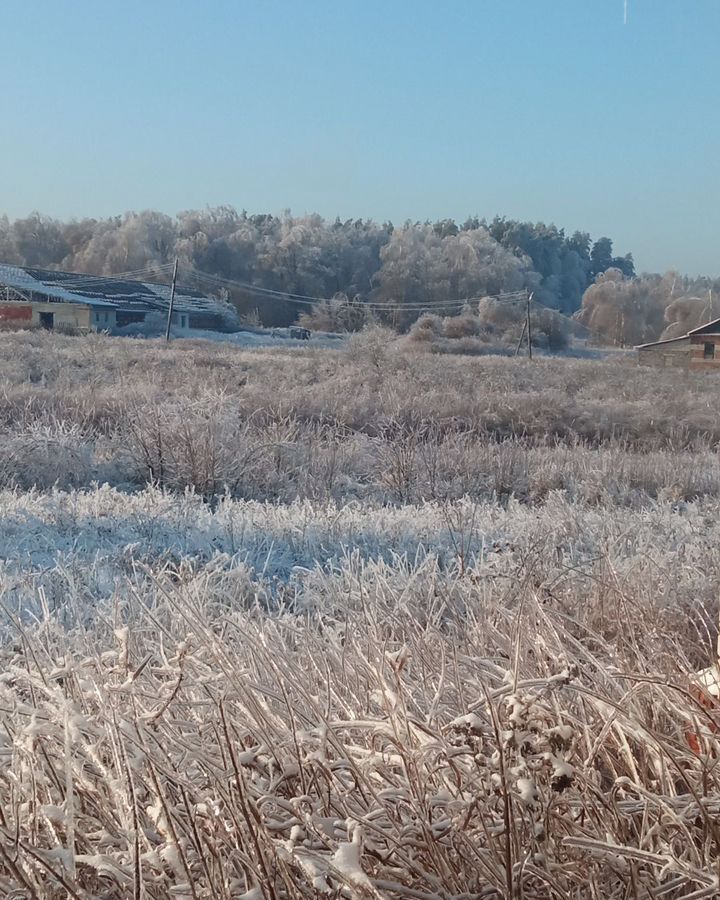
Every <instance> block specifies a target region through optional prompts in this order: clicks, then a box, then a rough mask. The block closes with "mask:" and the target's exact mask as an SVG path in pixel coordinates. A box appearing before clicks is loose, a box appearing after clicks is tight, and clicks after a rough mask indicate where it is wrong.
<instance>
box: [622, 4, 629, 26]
mask: <svg viewBox="0 0 720 900" xmlns="http://www.w3.org/2000/svg"><path fill="white" fill-rule="evenodd" d="M627 8H628V0H625V5H624V7H623V25H627Z"/></svg>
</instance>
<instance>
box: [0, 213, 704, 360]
mask: <svg viewBox="0 0 720 900" xmlns="http://www.w3.org/2000/svg"><path fill="white" fill-rule="evenodd" d="M174 257H178V258H179V260H180V262H181V264H182V265H183V266H184V267H187V269H188V270H189V269H190V268H192V269H193V270H195V271H197V272H201V273H205V274H206V275H208V276H213V277H216V278H221V279H228V280H230V281H232V282H236V283H238V282H239V283H242V284H243V285H245V286H246V287H245V288H244V289H243V288H240V287H237V286H236V287H233V286H227V290H228V294H229V299H231V300H232V301H233V302H234V303H235V304H236V306H237V307H238V309H239V310H240V312H241V313H245V314H252V313H254V311H255V310H257V313H258V317H259V319H260V320H261V321H262V322H264V323H265V324H268V325H279V324H288V323H290V322H292V321H295V320H296V319H297V317H298V315H300V314H301V313H305V314H306V315H307V312H308V302H307V301H308V298H324V299H325V300H327V301H333V306H332V308H331V309H329V308H325V309H324V310H323V309H322V308H321V309H320V312H321V313H322V315H321V316H320V320H322V321H326V320H328V316H329V317H330V320H331V321H332V319H333V317H335V319H336V320H337V322H338V324H339V326H341V327H344V328H348V329H352V328H355V327H361V326H362V325H363V324H364V323H365V321H367V318H368V314H369V312H370V310H372V311H373V312H374V313H379V317H380V318H381V319H383V318H384V319H385V321H388V323H389V324H392V325H394V326H395V327H397V328H399V329H400V330H405V329H407V328H409V327H410V326H411V325H412V324H413V322H415V321H416V320H417V319H418V318H419V317H420V316H421V314H422V313H427V312H437V313H439V314H442V315H445V316H450V315H455V314H458V313H460V312H462V310H463V305H464V302H465V301H466V300H475V299H479V298H481V297H485V296H488V295H490V296H492V295H497V294H499V293H502V292H508V291H518V290H523V289H527V290H531V291H533V292H534V297H535V300H536V302H537V303H538V304H539V305H540V306H542V307H547V308H549V309H551V310H557V311H559V312H560V313H562V314H563V315H565V316H573V315H575V316H577V318H579V319H580V321H581V322H582V323H583V324H585V325H586V326H588V327H589V328H590V329H591V330H592V331H593V332H595V333H596V334H597V335H599V336H600V337H602V338H604V339H605V340H607V341H608V342H610V343H618V344H627V343H634V342H639V341H643V340H652V339H655V338H658V337H660V336H661V335H665V336H667V334H668V333H670V334H674V333H675V332H677V331H678V330H682V329H683V328H685V327H686V326H688V327H690V326H692V325H693V324H695V323H696V322H700V321H703V320H705V319H706V318H708V317H710V315H712V314H713V313H716V314H717V313H718V311H717V310H716V309H715V302H716V300H717V298H716V297H713V293H714V292H717V289H718V286H719V285H720V282H719V281H717V280H716V281H713V280H711V279H695V280H690V279H687V278H683V277H682V276H681V275H679V274H678V273H669V274H664V275H642V276H639V277H638V276H637V275H636V272H635V266H634V262H633V257H632V253H626V254H624V255H616V254H615V251H614V247H613V241H612V240H611V238H609V237H606V236H602V237H599V238H597V239H595V240H593V239H592V238H591V236H590V234H589V233H588V232H584V231H575V232H573V233H572V234H566V232H565V231H564V229H562V228H558V227H557V226H555V225H552V224H550V225H546V224H545V223H542V222H534V223H533V222H521V221H517V220H513V219H507V218H501V217H495V218H494V219H492V220H486V219H480V218H478V217H472V218H469V219H467V220H466V221H465V222H463V223H460V224H458V223H457V222H455V221H453V220H452V219H442V220H438V221H435V222H430V221H426V222H410V221H408V222H405V223H404V224H402V225H400V226H394V225H393V224H392V223H391V222H385V223H382V224H381V223H377V222H374V221H372V220H364V219H347V220H345V221H341V220H340V219H335V220H326V219H324V218H322V217H321V216H320V215H317V214H312V215H304V216H293V215H291V214H290V212H286V213H284V214H282V215H280V216H276V215H269V214H258V215H250V214H248V213H247V212H245V211H241V212H238V211H237V210H235V209H234V208H233V207H231V206H221V207H216V208H206V209H203V210H190V211H186V212H181V213H179V214H178V215H176V216H174V217H171V216H167V215H164V214H162V213H159V212H156V211H152V210H146V211H143V212H140V213H134V212H130V213H126V214H124V215H122V216H115V217H112V218H107V219H94V218H86V219H80V220H71V221H67V222H63V221H59V220H57V219H53V218H50V217H47V216H43V215H41V214H40V213H33V214H31V215H29V216H28V217H26V218H20V219H16V220H14V221H11V220H9V219H8V218H7V217H0V262H4V263H13V264H18V265H26V266H37V267H41V268H57V269H63V270H66V271H72V272H86V273H90V274H95V275H112V274H115V273H119V272H127V271H130V270H140V269H148V268H152V267H153V266H158V267H159V266H163V265H166V264H167V263H168V262H169V261H171V260H172V259H173V258H174ZM255 289H257V290H265V291H276V292H278V293H277V294H276V295H273V296H272V298H271V297H270V295H268V294H265V295H258V294H256V293H253V290H255ZM282 295H296V296H297V297H302V298H305V301H304V302H302V301H299V300H298V301H293V300H291V299H284V298H283V296H282ZM259 298H260V299H259ZM320 306H321V307H322V304H320Z"/></svg>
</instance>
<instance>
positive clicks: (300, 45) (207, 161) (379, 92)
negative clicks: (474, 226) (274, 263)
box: [0, 0, 720, 274]
mask: <svg viewBox="0 0 720 900" xmlns="http://www.w3.org/2000/svg"><path fill="white" fill-rule="evenodd" d="M628 6H629V15H628V22H627V24H624V22H623V18H624V16H623V0H445V2H439V0H402V2H401V0H354V2H349V0H302V2H301V0H204V2H194V0H173V2H170V0H123V2H109V0H0V29H1V32H2V52H1V56H0V66H1V70H0V71H1V74H0V123H2V132H3V134H2V140H0V213H2V212H5V213H7V214H8V215H9V216H11V217H16V216H22V215H26V214H27V213H29V212H30V211H31V210H35V209H37V210H40V211H41V212H44V213H47V214H49V215H53V216H57V217H61V218H67V217H71V216H77V217H80V216H85V215H93V216H104V215H110V214H116V213H120V212H124V211H126V210H130V209H133V210H140V209H145V208H154V209H160V210H162V211H164V212H168V213H175V212H177V211H179V210H181V209H187V208H190V207H202V206H205V205H208V204H210V205H216V204H222V203H230V204H233V205H235V206H237V207H238V208H246V209H247V210H248V211H249V212H261V211H262V212H265V211H269V212H276V213H277V212H280V211H282V210H283V209H286V208H290V209H292V211H293V212H294V213H297V214H302V213H305V212H313V211H317V212H320V213H322V214H323V215H325V216H329V217H334V216H335V215H340V216H341V217H343V218H345V217H351V216H353V217H355V216H362V217H372V218H375V219H378V220H385V219H391V220H392V221H393V222H395V223H396V224H397V223H400V222H402V221H403V220H404V219H406V218H410V219H426V218H436V217H445V216H452V217H455V218H459V219H463V218H465V217H466V216H467V215H468V214H472V213H478V214H479V215H480V216H488V217H490V216H492V215H494V214H495V213H500V214H504V215H507V216H511V217H519V218H523V219H533V220H544V221H546V222H550V221H552V222H555V223H556V224H558V225H562V226H564V227H565V228H566V230H574V229H575V228H582V229H584V230H588V231H590V232H591V234H592V236H593V237H599V236H601V235H603V234H608V235H609V236H610V237H612V238H614V240H615V250H616V252H618V253H625V252H627V251H628V250H632V251H633V252H634V254H635V258H636V262H637V264H638V268H639V269H646V270H665V269H667V268H670V267H677V268H679V269H681V270H682V271H685V272H688V273H690V274H697V273H707V274H720V240H719V238H720V172H719V164H720V56H719V54H718V46H719V42H720V0H628Z"/></svg>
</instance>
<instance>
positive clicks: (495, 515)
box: [0, 485, 720, 611]
mask: <svg viewBox="0 0 720 900" xmlns="http://www.w3.org/2000/svg"><path fill="white" fill-rule="evenodd" d="M713 509H714V506H713V504H712V502H711V501H703V502H698V503H695V504H687V505H685V506H684V507H682V508H673V507H671V506H669V505H668V504H657V505H655V506H650V507H648V508H647V509H644V510H634V511H629V510H627V509H620V508H618V509H617V510H615V511H614V512H612V513H609V512H608V510H607V509H603V508H599V507H597V506H592V505H588V504H582V503H574V502H572V501H569V500H568V499H567V498H565V497H563V496H561V495H559V494H558V495H551V497H550V498H549V499H548V501H547V502H546V503H545V504H544V505H543V506H541V507H538V506H533V507H530V506H526V505H523V504H521V503H518V502H514V501H512V502H510V503H509V504H506V505H500V504H498V503H495V502H492V501H486V502H482V503H478V502H475V501H472V500H470V499H467V498H466V499H464V500H461V501H458V502H455V503H451V504H445V503H439V502H425V503H420V504H416V505H405V506H402V507H394V506H378V505H372V504H361V503H357V502H350V503H347V504H344V505H337V504H335V503H334V502H315V501H310V500H297V501H294V502H292V503H287V504H283V503H268V502H257V501H250V500H238V499H230V498H227V499H222V500H220V501H219V502H218V504H217V505H216V506H215V507H214V508H211V507H210V506H209V505H207V504H206V503H204V502H203V501H202V500H201V499H200V498H199V497H197V496H195V495H193V494H191V493H187V494H185V495H184V496H182V495H180V496H179V495H177V494H171V493H166V492H163V491H160V490H158V489H155V488H148V489H146V490H143V491H140V492H137V493H124V492H122V491H119V490H116V489H114V488H111V487H109V486H107V485H106V486H102V487H97V488H95V489H93V490H88V491H77V492H63V491H51V492H39V491H30V492H26V493H21V492H10V491H6V492H2V493H0V587H3V586H4V589H5V590H6V592H7V591H9V589H10V587H12V591H11V593H12V595H13V597H14V602H13V605H14V606H15V607H16V608H17V609H18V610H20V609H22V610H25V611H27V610H29V609H34V608H36V607H37V595H38V589H39V587H40V586H42V585H53V586H54V588H53V589H54V590H58V589H59V588H58V578H59V579H60V581H61V582H62V583H67V581H68V578H70V579H71V580H72V579H75V582H76V583H78V584H79V583H81V582H82V583H83V584H84V588H83V590H84V592H85V593H86V594H87V595H88V596H91V595H92V596H94V597H107V596H109V595H110V594H112V592H113V591H114V590H116V589H117V586H118V584H121V583H124V581H125V580H126V579H127V578H128V576H129V575H131V574H133V573H134V574H135V575H136V574H137V572H138V571H139V569H142V568H143V567H147V568H148V570H149V569H157V568H158V567H160V568H162V567H163V566H165V565H170V566H177V565H181V564H189V565H191V566H192V567H193V568H194V569H196V570H197V569H201V568H203V567H206V566H211V567H213V568H217V567H220V568H222V569H223V570H225V571H227V570H231V569H242V570H243V571H245V572H247V573H248V577H249V578H250V579H251V580H252V581H253V582H256V583H262V584H264V585H266V586H267V585H268V584H271V585H276V586H277V585H278V584H286V585H288V584H289V585H292V586H293V589H299V590H301V589H302V585H303V584H304V583H305V582H306V581H307V578H308V577H309V573H312V572H313V571H314V570H322V571H323V572H325V573H337V572H339V571H340V570H341V569H342V568H343V566H344V565H345V564H346V563H347V561H348V559H350V558H352V559H353V560H355V561H356V562H358V561H359V562H360V563H362V564H369V563H370V562H372V561H377V562H379V563H381V564H382V563H387V564H390V565H392V567H393V568H394V569H396V570H397V571H400V572H406V573H407V572H409V571H412V570H413V569H415V568H417V567H418V566H420V567H421V566H422V564H423V562H424V561H425V560H427V559H431V560H433V563H434V564H436V565H438V566H440V568H441V569H443V570H448V569H452V568H453V567H454V566H455V567H457V566H461V567H462V568H463V569H465V568H468V567H473V568H474V570H475V573H476V576H477V580H478V585H479V587H480V588H482V589H483V590H485V589H487V590H492V591H496V590H497V589H498V585H499V584H500V583H501V582H507V583H508V584H510V583H511V582H512V581H513V579H515V580H517V579H519V578H522V577H524V576H523V570H524V568H527V567H529V565H530V563H529V562H528V560H530V561H532V565H533V566H536V565H538V564H539V565H540V567H541V569H542V571H543V572H544V573H546V574H548V576H550V577H555V574H556V575H557V577H558V578H560V577H561V576H563V577H566V576H567V574H568V572H572V571H575V570H580V569H586V570H587V569H591V568H592V566H593V565H595V561H596V560H597V559H599V558H602V557H607V558H608V559H609V560H610V561H611V562H612V564H613V566H615V568H616V572H617V573H620V574H622V573H623V572H629V571H632V572H638V571H644V570H647V571H646V572H645V574H644V575H643V577H646V578H652V579H653V583H655V582H657V586H656V588H655V589H656V591H657V592H658V593H659V596H660V598H662V597H663V596H665V595H667V597H668V602H671V601H672V598H673V597H677V596H678V593H677V591H678V584H677V582H678V579H679V578H680V577H682V580H683V592H684V593H685V594H687V595H688V596H693V594H694V595H695V596H698V597H700V598H703V597H706V596H708V595H709V594H710V593H711V592H712V591H713V590H714V589H715V588H714V587H713V585H717V583H718V581H720V578H719V577H718V573H720V554H718V552H717V550H716V548H717V546H718V545H719V544H720V526H719V525H718V524H717V522H716V518H715V516H714V515H713ZM554 573H555V574H554ZM270 589H271V590H273V589H274V588H272V587H271V588H270Z"/></svg>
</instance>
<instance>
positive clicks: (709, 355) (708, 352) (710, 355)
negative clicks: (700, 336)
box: [703, 341, 715, 359]
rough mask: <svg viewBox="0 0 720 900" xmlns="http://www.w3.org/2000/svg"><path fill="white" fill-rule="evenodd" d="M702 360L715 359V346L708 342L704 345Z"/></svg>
mask: <svg viewBox="0 0 720 900" xmlns="http://www.w3.org/2000/svg"><path fill="white" fill-rule="evenodd" d="M703 359H715V344H712V343H710V342H709V341H707V342H706V343H705V352H704V353H703Z"/></svg>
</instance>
